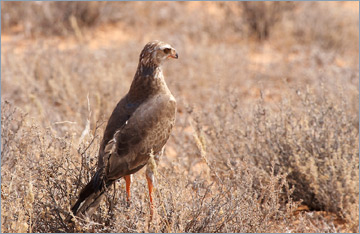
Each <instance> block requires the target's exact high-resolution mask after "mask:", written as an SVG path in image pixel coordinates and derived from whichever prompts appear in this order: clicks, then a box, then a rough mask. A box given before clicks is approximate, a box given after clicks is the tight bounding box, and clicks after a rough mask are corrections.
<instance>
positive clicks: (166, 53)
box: [140, 41, 179, 66]
mask: <svg viewBox="0 0 360 234" xmlns="http://www.w3.org/2000/svg"><path fill="white" fill-rule="evenodd" d="M178 57H179V56H178V54H177V52H176V50H175V49H174V48H173V47H172V46H171V45H169V44H167V43H165V42H162V41H152V42H149V43H147V44H146V45H145V47H144V49H143V50H142V51H141V54H140V63H142V64H143V65H155V66H160V65H161V64H162V63H163V62H164V61H166V60H168V59H170V58H175V59H177V58H178Z"/></svg>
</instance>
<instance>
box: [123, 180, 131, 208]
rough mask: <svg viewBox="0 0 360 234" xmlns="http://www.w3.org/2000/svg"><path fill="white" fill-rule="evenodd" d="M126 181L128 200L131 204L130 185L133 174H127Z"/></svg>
mask: <svg viewBox="0 0 360 234" xmlns="http://www.w3.org/2000/svg"><path fill="white" fill-rule="evenodd" d="M124 179H125V182H126V201H127V203H128V205H130V185H131V175H126V176H125V177H124Z"/></svg>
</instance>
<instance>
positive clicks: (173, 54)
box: [169, 50, 179, 59]
mask: <svg viewBox="0 0 360 234" xmlns="http://www.w3.org/2000/svg"><path fill="white" fill-rule="evenodd" d="M169 57H171V58H174V59H177V58H179V56H178V53H176V51H175V50H172V51H171V54H170V55H169Z"/></svg>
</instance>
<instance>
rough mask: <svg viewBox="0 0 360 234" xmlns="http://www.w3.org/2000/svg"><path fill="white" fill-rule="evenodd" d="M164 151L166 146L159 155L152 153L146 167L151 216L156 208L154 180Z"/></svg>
mask: <svg viewBox="0 0 360 234" xmlns="http://www.w3.org/2000/svg"><path fill="white" fill-rule="evenodd" d="M163 152H164V147H163V148H162V150H161V151H160V153H159V154H158V155H155V156H154V155H153V154H151V155H150V159H149V161H148V164H147V167H146V172H145V174H146V180H147V182H148V189H149V200H150V217H151V218H152V216H153V213H154V212H153V210H154V204H153V198H152V192H153V188H154V182H155V181H154V180H155V176H156V175H157V163H158V162H159V159H160V156H161V155H162V154H163Z"/></svg>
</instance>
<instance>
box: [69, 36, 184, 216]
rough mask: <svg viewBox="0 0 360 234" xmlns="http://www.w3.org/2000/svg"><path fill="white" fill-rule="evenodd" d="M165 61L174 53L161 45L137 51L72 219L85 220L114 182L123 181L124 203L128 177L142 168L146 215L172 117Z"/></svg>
mask: <svg viewBox="0 0 360 234" xmlns="http://www.w3.org/2000/svg"><path fill="white" fill-rule="evenodd" d="M169 59H178V53H177V51H176V50H175V49H174V48H173V47H172V46H171V45H169V44H167V43H165V42H162V41H158V40H156V41H151V42H149V43H147V44H146V45H145V47H144V48H143V50H142V51H141V53H140V56H139V63H138V67H137V70H136V73H135V75H134V78H133V81H132V83H131V85H130V88H129V91H128V93H127V94H126V95H125V96H124V97H123V98H122V99H121V100H120V101H119V102H118V103H117V105H116V107H115V109H114V110H113V112H112V114H111V116H110V118H109V120H108V122H107V125H106V128H105V131H104V135H103V138H102V140H101V143H100V148H99V153H98V164H97V170H96V172H95V174H94V175H93V177H92V178H91V180H90V182H89V183H88V184H87V185H86V186H85V187H84V188H83V189H82V190H81V191H80V193H79V196H78V199H77V201H76V203H75V204H74V205H73V206H72V208H71V212H72V213H73V215H74V216H81V217H85V216H91V215H92V214H93V213H94V211H95V210H96V208H97V207H98V205H99V204H100V202H101V200H102V197H103V196H104V194H105V191H106V190H107V189H108V187H109V186H111V185H112V184H114V182H115V181H116V180H118V179H120V178H124V179H125V181H126V193H127V200H128V201H129V199H130V185H131V175H132V174H134V173H136V172H137V171H139V170H140V169H141V168H143V167H144V166H145V165H147V168H146V171H145V175H146V179H147V183H148V190H149V200H150V213H151V215H152V213H153V199H152V191H153V187H154V173H156V172H154V164H155V165H156V164H157V163H158V161H159V158H160V157H161V155H162V154H163V152H164V147H165V144H166V142H167V140H168V139H169V137H170V134H171V130H172V128H173V126H174V124H175V116H176V100H175V98H174V96H173V95H172V93H171V92H170V90H169V88H168V86H167V85H166V82H165V79H164V75H163V71H162V65H163V63H164V62H165V61H167V60H169Z"/></svg>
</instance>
